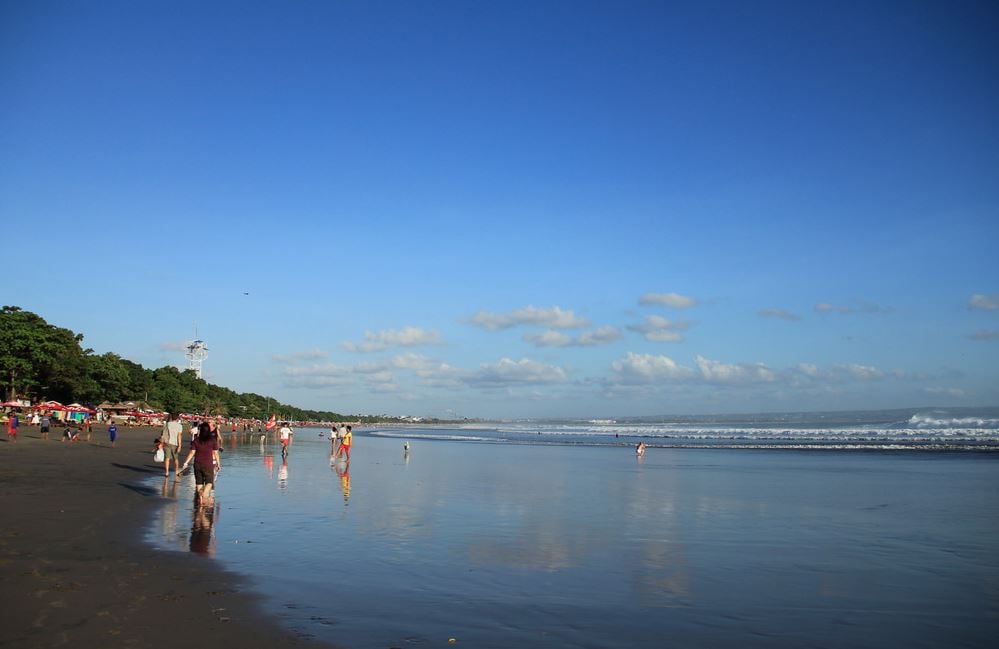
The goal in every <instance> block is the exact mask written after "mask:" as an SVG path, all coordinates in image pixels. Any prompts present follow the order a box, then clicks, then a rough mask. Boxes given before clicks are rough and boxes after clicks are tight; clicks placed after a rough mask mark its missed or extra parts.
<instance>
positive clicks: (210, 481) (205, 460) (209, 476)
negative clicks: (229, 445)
mask: <svg viewBox="0 0 999 649" xmlns="http://www.w3.org/2000/svg"><path fill="white" fill-rule="evenodd" d="M192 459H193V460H194V484H195V485H196V487H195V496H194V501H195V503H196V504H197V505H198V506H199V507H211V506H212V505H214V504H215V498H214V489H215V467H216V466H218V468H219V469H221V468H222V458H221V457H220V456H219V445H218V442H217V441H216V439H215V431H213V430H212V428H211V426H209V425H208V424H206V423H202V424H201V425H200V426H198V436H197V437H196V438H195V439H194V441H193V442H191V451H190V452H189V453H188V454H187V459H185V460H184V466H183V468H182V469H181V470H186V469H187V466H188V465H189V464H190V463H191V460H192Z"/></svg>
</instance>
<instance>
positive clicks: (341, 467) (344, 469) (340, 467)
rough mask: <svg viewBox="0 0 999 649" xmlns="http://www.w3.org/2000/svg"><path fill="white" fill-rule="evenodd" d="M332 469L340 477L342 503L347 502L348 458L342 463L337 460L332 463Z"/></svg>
mask: <svg viewBox="0 0 999 649" xmlns="http://www.w3.org/2000/svg"><path fill="white" fill-rule="evenodd" d="M333 470H334V471H336V474H337V475H338V476H339V477H340V489H342V490H343V504H344V505H346V504H348V501H349V500H350V460H347V461H346V462H344V463H342V464H341V463H340V462H337V463H336V464H334V465H333Z"/></svg>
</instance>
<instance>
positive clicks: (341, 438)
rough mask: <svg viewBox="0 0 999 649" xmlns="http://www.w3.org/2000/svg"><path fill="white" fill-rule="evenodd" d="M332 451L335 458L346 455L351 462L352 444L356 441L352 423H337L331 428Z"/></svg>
mask: <svg viewBox="0 0 999 649" xmlns="http://www.w3.org/2000/svg"><path fill="white" fill-rule="evenodd" d="M329 435H330V453H331V454H332V455H333V459H339V458H341V457H345V458H346V459H347V461H348V462H350V446H351V444H353V443H354V432H353V429H352V428H351V426H350V424H348V425H346V426H344V425H343V424H336V425H335V426H333V427H332V428H330V433H329Z"/></svg>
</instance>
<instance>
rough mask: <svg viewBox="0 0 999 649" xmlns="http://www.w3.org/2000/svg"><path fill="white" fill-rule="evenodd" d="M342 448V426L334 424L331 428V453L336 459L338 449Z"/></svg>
mask: <svg viewBox="0 0 999 649" xmlns="http://www.w3.org/2000/svg"><path fill="white" fill-rule="evenodd" d="M339 448H340V425H339V424H334V425H333V427H332V428H330V452H332V453H333V456H334V457H336V452H337V449H339Z"/></svg>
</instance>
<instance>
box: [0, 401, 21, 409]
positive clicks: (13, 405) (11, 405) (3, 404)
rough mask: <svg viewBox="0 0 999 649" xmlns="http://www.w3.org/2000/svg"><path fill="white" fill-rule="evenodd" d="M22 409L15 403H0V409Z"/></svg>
mask: <svg viewBox="0 0 999 649" xmlns="http://www.w3.org/2000/svg"><path fill="white" fill-rule="evenodd" d="M23 407H24V406H22V405H21V404H20V403H18V402H17V401H4V402H3V403H0V408H23Z"/></svg>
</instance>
